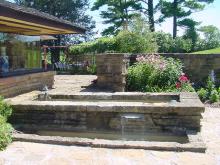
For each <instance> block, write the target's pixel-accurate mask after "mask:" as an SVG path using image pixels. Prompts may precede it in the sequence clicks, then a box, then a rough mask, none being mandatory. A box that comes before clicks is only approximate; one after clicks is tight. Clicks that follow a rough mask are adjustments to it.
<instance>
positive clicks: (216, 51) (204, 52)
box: [193, 47, 220, 54]
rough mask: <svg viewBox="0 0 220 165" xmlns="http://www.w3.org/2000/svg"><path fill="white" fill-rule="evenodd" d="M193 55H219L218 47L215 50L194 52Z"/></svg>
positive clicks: (219, 49)
mask: <svg viewBox="0 0 220 165" xmlns="http://www.w3.org/2000/svg"><path fill="white" fill-rule="evenodd" d="M193 54H220V47H219V48H215V49H209V50H203V51H199V52H194V53H193Z"/></svg>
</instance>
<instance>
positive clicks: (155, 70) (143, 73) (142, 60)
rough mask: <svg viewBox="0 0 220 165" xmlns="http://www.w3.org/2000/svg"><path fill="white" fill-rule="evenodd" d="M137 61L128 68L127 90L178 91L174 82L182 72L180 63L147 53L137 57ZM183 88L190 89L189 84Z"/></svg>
mask: <svg viewBox="0 0 220 165" xmlns="http://www.w3.org/2000/svg"><path fill="white" fill-rule="evenodd" d="M137 61H138V62H137V63H135V64H134V65H133V66H130V67H129V68H128V74H127V81H126V82H127V90H128V91H141V92H171V91H179V90H181V89H177V88H176V82H177V81H178V78H179V76H180V75H181V73H182V67H183V66H182V63H181V62H180V61H179V60H175V59H173V58H164V57H161V56H159V55H148V56H145V57H143V56H141V57H138V58H137ZM184 90H186V91H188V90H190V91H192V90H193V88H192V87H191V85H190V84H188V86H185V88H184Z"/></svg>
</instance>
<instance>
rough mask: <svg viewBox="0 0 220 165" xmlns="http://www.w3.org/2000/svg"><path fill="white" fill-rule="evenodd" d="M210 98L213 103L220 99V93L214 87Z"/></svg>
mask: <svg viewBox="0 0 220 165" xmlns="http://www.w3.org/2000/svg"><path fill="white" fill-rule="evenodd" d="M209 100H210V101H211V102H212V103H215V102H218V101H219V100H220V96H219V93H218V91H217V90H216V89H213V90H212V91H211V93H210V96H209Z"/></svg>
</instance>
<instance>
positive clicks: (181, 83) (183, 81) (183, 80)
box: [176, 73, 194, 92]
mask: <svg viewBox="0 0 220 165" xmlns="http://www.w3.org/2000/svg"><path fill="white" fill-rule="evenodd" d="M176 88H177V90H179V91H187V92H193V91H194V88H193V87H192V85H191V84H190V81H189V78H188V76H186V74H185V73H182V74H181V75H180V77H179V79H178V82H176Z"/></svg>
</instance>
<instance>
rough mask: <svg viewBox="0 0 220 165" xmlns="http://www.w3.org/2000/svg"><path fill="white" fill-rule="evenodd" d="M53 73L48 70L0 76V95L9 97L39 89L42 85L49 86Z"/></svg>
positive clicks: (52, 80)
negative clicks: (6, 76)
mask: <svg viewBox="0 0 220 165" xmlns="http://www.w3.org/2000/svg"><path fill="white" fill-rule="evenodd" d="M54 75H55V72H53V71H50V72H40V73H33V74H26V75H22V76H13V77H8V78H0V95H1V96H4V97H11V96H15V95H18V94H22V93H25V92H30V91H32V90H40V89H42V88H43V86H44V85H47V86H48V87H49V88H51V87H52V85H53V83H54Z"/></svg>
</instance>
